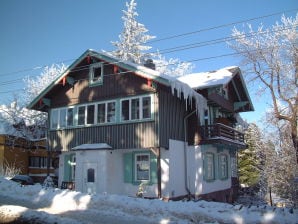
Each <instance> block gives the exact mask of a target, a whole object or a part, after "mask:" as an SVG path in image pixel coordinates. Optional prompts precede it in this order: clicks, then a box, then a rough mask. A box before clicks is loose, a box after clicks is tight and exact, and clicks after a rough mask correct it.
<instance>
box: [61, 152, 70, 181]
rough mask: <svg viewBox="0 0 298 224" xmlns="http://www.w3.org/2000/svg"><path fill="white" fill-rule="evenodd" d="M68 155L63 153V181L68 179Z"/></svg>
mask: <svg viewBox="0 0 298 224" xmlns="http://www.w3.org/2000/svg"><path fill="white" fill-rule="evenodd" d="M70 157H71V155H65V156H64V176H63V180H64V181H70V171H71V169H70V164H69V163H70Z"/></svg>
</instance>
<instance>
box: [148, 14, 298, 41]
mask: <svg viewBox="0 0 298 224" xmlns="http://www.w3.org/2000/svg"><path fill="white" fill-rule="evenodd" d="M297 10H298V9H290V10H286V11H282V12H276V13H272V14H269V15H264V16H259V17H254V18H250V19H246V20H240V21H237V22H232V23H227V24H223V25H219V26H214V27H209V28H204V29H200V30H195V31H191V32H187V33H182V34H177V35H173V36H168V37H164V38H159V39H156V40H152V41H148V42H147V43H154V42H160V41H164V40H170V39H174V38H178V37H184V36H189V35H193V34H196V33H202V32H206V31H210V30H215V29H219V28H223V27H227V26H232V25H236V24H239V23H244V22H250V21H254V20H258V19H263V18H267V17H271V16H276V15H280V14H283V13H287V12H293V11H297Z"/></svg>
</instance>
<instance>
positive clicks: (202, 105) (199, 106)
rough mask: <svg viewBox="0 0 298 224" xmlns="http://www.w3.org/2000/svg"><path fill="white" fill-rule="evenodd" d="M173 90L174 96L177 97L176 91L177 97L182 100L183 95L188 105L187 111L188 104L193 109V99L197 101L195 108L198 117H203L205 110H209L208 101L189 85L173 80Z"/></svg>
mask: <svg viewBox="0 0 298 224" xmlns="http://www.w3.org/2000/svg"><path fill="white" fill-rule="evenodd" d="M171 90H172V94H173V95H175V90H176V91H177V97H178V98H179V99H181V97H182V96H181V95H182V93H183V99H184V101H185V103H186V110H187V106H188V103H189V104H190V106H191V107H192V99H194V100H195V104H196V105H195V106H196V110H197V114H198V115H203V114H204V110H205V109H207V100H206V99H205V98H204V97H203V96H202V95H201V94H199V93H197V92H196V91H195V90H193V89H192V88H191V87H190V86H189V85H187V84H185V83H183V82H180V81H179V80H177V79H173V80H171Z"/></svg>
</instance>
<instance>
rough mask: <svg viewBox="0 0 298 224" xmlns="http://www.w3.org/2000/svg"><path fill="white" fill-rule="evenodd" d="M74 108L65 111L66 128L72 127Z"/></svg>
mask: <svg viewBox="0 0 298 224" xmlns="http://www.w3.org/2000/svg"><path fill="white" fill-rule="evenodd" d="M73 115H74V108H68V109H67V126H73V118H74V116H73Z"/></svg>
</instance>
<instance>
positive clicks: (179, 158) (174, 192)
mask: <svg viewBox="0 0 298 224" xmlns="http://www.w3.org/2000/svg"><path fill="white" fill-rule="evenodd" d="M169 146H170V147H169V152H168V158H169V163H168V164H169V166H168V167H166V166H165V168H166V169H167V172H165V173H169V181H168V182H167V184H165V186H166V187H165V188H164V189H163V195H164V196H166V195H169V196H170V197H177V196H181V195H186V194H187V191H186V189H185V179H184V178H185V166H184V142H182V141H176V140H170V144H169ZM202 148H203V146H187V150H186V156H187V187H188V189H189V190H190V192H191V194H194V195H200V194H207V193H211V192H215V191H220V190H225V189H228V188H230V187H231V179H230V177H231V169H228V172H229V173H228V177H229V178H228V179H226V180H221V179H218V178H216V179H215V180H214V181H210V182H207V181H205V180H204V178H203V152H204V153H205V152H212V153H214V155H215V157H216V158H217V156H218V155H219V154H226V155H227V156H228V165H229V166H230V156H229V151H228V150H227V149H224V150H222V151H220V152H218V150H217V149H216V148H215V147H213V146H211V145H208V146H207V145H205V146H204V150H203V149H202ZM215 163H218V161H217V159H216V160H215ZM215 167H217V165H216V166H215ZM162 168H163V169H164V167H163V166H162ZM162 179H163V178H162ZM164 179H166V177H164ZM162 185H163V184H162Z"/></svg>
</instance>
